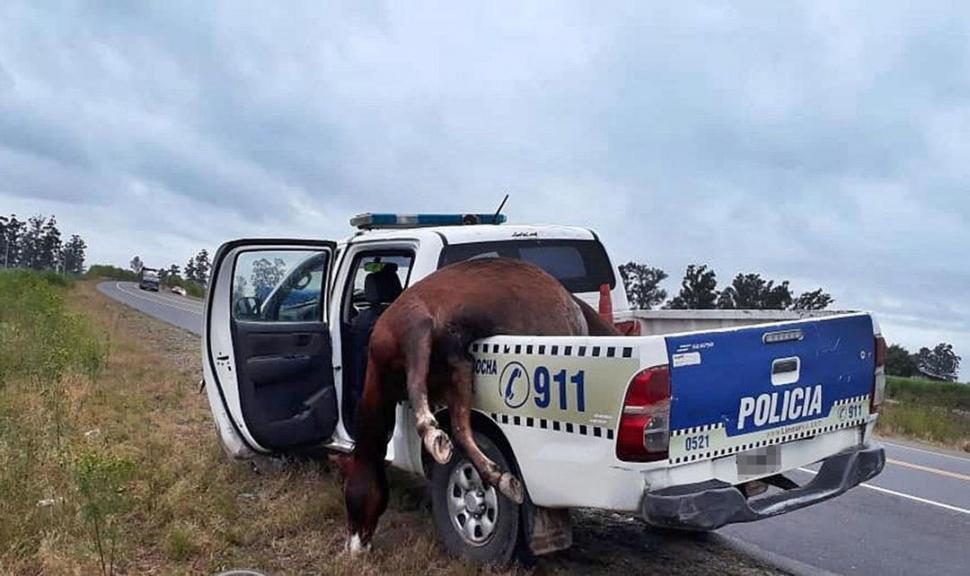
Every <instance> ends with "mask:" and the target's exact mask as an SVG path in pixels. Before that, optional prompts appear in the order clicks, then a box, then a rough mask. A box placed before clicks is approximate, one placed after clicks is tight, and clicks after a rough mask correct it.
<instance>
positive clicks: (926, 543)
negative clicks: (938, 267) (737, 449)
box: [98, 282, 970, 576]
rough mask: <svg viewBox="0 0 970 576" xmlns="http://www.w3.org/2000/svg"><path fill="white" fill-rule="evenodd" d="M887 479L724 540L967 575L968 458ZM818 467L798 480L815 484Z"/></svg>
mask: <svg viewBox="0 0 970 576" xmlns="http://www.w3.org/2000/svg"><path fill="white" fill-rule="evenodd" d="M98 289H99V290H100V291H101V292H103V293H105V294H107V295H108V296H110V297H111V298H114V299H116V300H120V301H121V302H124V303H125V304H127V305H129V306H131V307H133V308H136V309H138V310H141V311H142V312H145V313H146V314H149V315H150V316H154V317H156V318H158V319H160V320H163V321H165V322H168V323H170V324H174V325H175V326H179V327H181V328H184V329H186V330H188V331H190V332H193V333H195V334H200V333H201V331H202V302H201V301H199V300H196V299H192V298H186V297H184V296H177V295H175V294H170V293H164V292H159V293H155V292H144V291H141V290H139V289H138V285H137V284H135V283H131V282H102V283H101V284H99V285H98ZM883 445H884V447H885V449H886V456H887V459H888V461H887V464H886V468H885V470H884V471H883V473H882V474H880V475H879V476H877V477H876V478H874V479H873V480H872V481H871V482H869V483H867V484H864V485H862V486H860V487H858V488H855V489H854V490H852V491H850V492H848V493H847V494H845V495H843V496H841V497H839V498H835V499H833V500H829V501H827V502H823V503H821V504H817V505H815V506H810V507H808V508H805V509H802V510H798V511H795V512H791V513H789V514H785V515H783V516H778V517H775V518H771V519H768V520H762V521H760V522H754V523H751V524H737V525H733V526H727V527H725V528H722V529H721V530H719V531H718V533H719V534H720V535H721V536H723V537H726V538H727V539H728V540H729V541H734V542H736V543H739V545H740V546H741V547H742V548H743V549H746V550H748V551H750V552H752V553H755V554H759V553H761V554H764V555H766V556H769V557H774V558H775V559H776V560H778V559H781V560H782V561H783V562H785V561H788V562H790V563H789V564H788V565H786V566H784V567H786V568H789V569H793V570H795V571H799V572H806V573H809V572H825V571H828V572H832V573H836V574H846V575H854V574H879V575H881V576H889V575H895V574H899V575H912V574H932V575H934V576H945V575H951V574H952V575H955V576H956V575H959V576H964V575H966V574H970V456H968V455H963V454H959V453H956V452H947V451H943V450H937V449H929V448H927V447H925V446H917V445H911V444H908V443H904V442H901V441H897V440H885V441H883ZM811 474H812V467H809V468H805V469H802V470H800V471H798V472H796V473H794V474H793V479H794V480H796V481H797V482H804V481H806V480H807V479H809V478H810V477H811Z"/></svg>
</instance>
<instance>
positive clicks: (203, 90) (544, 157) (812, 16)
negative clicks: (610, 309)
mask: <svg viewBox="0 0 970 576" xmlns="http://www.w3.org/2000/svg"><path fill="white" fill-rule="evenodd" d="M968 30H970V9H965V8H962V7H954V6H949V5H946V4H932V3H929V4H928V3H920V4H918V5H910V4H909V3H902V2H900V3H882V4H880V6H879V7H878V10H877V9H874V8H872V7H871V5H867V4H866V3H858V4H852V3H844V2H805V3H801V4H794V5H792V4H785V5H780V4H777V3H773V2H763V3H755V4H746V5H744V6H743V7H738V6H727V7H726V6H724V5H723V4H720V3H706V2H695V3H690V4H688V5H683V4H678V5H677V6H676V7H671V8H666V7H657V6H651V7H644V6H642V5H640V4H639V3H630V4H628V5H626V6H622V7H614V8H612V9H609V10H608V9H605V8H602V7H599V6H592V5H587V4H584V3H576V4H572V5H567V4H564V3H561V2H550V3H538V4H531V5H530V6H528V7H522V6H519V5H518V4H511V5H499V4H494V5H489V6H475V7H468V6H452V5H445V6H442V5H422V4H414V3H408V4H396V3H382V2H374V3H367V4H362V3H354V4H351V5H348V6H335V5H328V6H325V7H324V6H320V5H319V4H318V3H311V2H308V3H296V4H292V3H287V4H286V5H285V6H277V5H272V4H266V3H243V2H225V3H206V4H204V5H201V6H199V5H198V4H197V3H182V2H175V3H169V2H166V3H135V4H123V3H114V2H77V3H65V4H62V5H61V6H58V7H52V6H41V5H39V4H37V3H34V2H26V1H23V2H21V1H14V0H11V1H9V2H4V3H3V4H2V6H0V202H2V204H3V205H4V206H3V207H4V208H5V210H4V211H8V210H17V211H19V212H21V213H33V212H38V211H46V212H55V213H57V215H58V217H59V219H60V220H61V221H62V222H63V223H64V225H65V227H72V228H73V229H76V230H77V231H79V232H80V233H82V234H83V235H84V236H85V237H87V238H89V239H90V240H89V242H90V243H91V244H92V249H91V252H92V257H93V258H94V259H96V260H112V261H115V262H125V261H127V259H128V258H129V257H130V256H131V253H132V252H136V251H137V252H139V253H140V254H141V255H142V257H143V258H148V259H151V260H164V261H168V260H173V261H178V262H182V261H184V260H185V259H186V258H187V257H188V256H189V255H190V254H191V253H192V252H193V251H195V250H196V249H197V248H198V247H202V246H208V247H210V248H211V247H214V246H215V245H217V244H218V243H219V242H221V241H222V240H225V239H227V238H229V237H234V236H243V235H258V234H264V235H283V234H285V235H307V236H326V237H333V236H341V235H344V234H346V233H347V231H348V230H347V227H346V220H347V218H348V217H349V216H350V215H352V214H353V213H355V212H358V211H364V210H401V211H414V210H465V209H488V208H491V207H492V206H494V205H495V204H497V202H498V200H499V199H500V197H501V195H502V194H503V193H505V192H510V193H511V194H512V200H511V203H510V206H509V211H510V215H511V217H512V218H513V220H515V221H519V222H526V221H530V222H566V223H577V224H584V225H588V226H591V227H594V228H596V229H597V230H599V231H600V232H601V235H602V236H603V237H604V238H605V239H606V241H607V242H608V243H609V245H610V246H611V247H612V248H613V251H614V252H615V254H616V255H617V256H618V257H620V258H623V259H634V258H635V259H640V260H647V261H649V262H652V263H654V264H657V265H660V266H662V267H664V268H666V269H667V270H668V271H669V272H671V275H672V276H674V277H677V276H678V275H679V274H680V272H681V271H682V269H683V267H684V266H685V265H686V264H687V263H689V262H706V263H710V264H712V265H713V266H714V267H715V268H716V269H717V270H718V271H719V272H720V275H721V278H722V281H727V280H728V279H729V278H730V277H731V276H732V275H733V274H735V273H736V272H739V271H745V272H746V271H760V272H763V273H765V274H767V275H769V276H772V277H778V278H782V277H784V278H790V279H791V280H792V281H793V282H794V283H795V285H796V287H798V288H800V289H808V288H813V287H815V286H817V285H822V286H825V287H826V288H827V289H829V290H830V291H832V292H833V294H835V295H836V297H837V298H838V303H839V305H840V306H846V307H863V308H872V309H875V310H876V311H877V312H880V313H881V314H882V317H883V318H884V320H885V324H886V328H887V332H889V333H890V334H891V336H892V337H894V338H897V339H899V340H901V341H903V342H904V343H905V344H907V345H909V346H917V345H922V344H931V343H932V342H931V340H934V339H935V336H934V335H935V334H939V339H943V338H948V339H950V340H953V341H954V342H955V343H956V344H957V347H958V351H960V352H961V353H962V354H963V355H964V356H965V357H967V358H968V361H970V336H968V334H970V306H968V305H967V304H966V303H965V301H964V299H963V295H964V293H965V291H966V286H967V283H968V280H970V266H967V264H966V263H965V260H966V256H965V255H964V252H965V250H966V249H967V247H968V246H970V231H968V230H970V227H968V226H967V224H968V220H970V199H968V196H967V194H966V193H965V191H964V188H965V187H966V182H967V177H968V176H970V164H968V163H967V162H966V161H965V158H966V156H967V151H968V150H967V149H968V142H967V136H966V135H967V134H968V133H970V100H968V95H970V74H968V72H970V57H968V56H970V50H968V33H967V31H968ZM146 223H151V226H150V227H149V229H150V230H152V232H151V233H149V234H147V235H146V234H145V232H144V230H145V228H146ZM674 284H675V282H669V285H668V288H671V289H674V288H675V286H674Z"/></svg>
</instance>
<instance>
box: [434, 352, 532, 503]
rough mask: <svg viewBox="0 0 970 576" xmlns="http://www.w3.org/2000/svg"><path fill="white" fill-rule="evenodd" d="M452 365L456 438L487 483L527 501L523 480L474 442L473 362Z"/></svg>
mask: <svg viewBox="0 0 970 576" xmlns="http://www.w3.org/2000/svg"><path fill="white" fill-rule="evenodd" d="M450 365H451V386H449V387H448V392H447V398H448V410H449V412H450V417H451V427H452V431H453V432H454V434H455V440H456V441H457V442H458V444H460V445H461V447H462V448H463V449H464V450H465V454H466V455H467V456H468V459H469V460H471V462H472V465H473V466H475V469H476V470H478V473H479V474H480V475H481V476H482V479H483V480H485V482H486V483H487V484H490V485H492V486H495V487H497V488H498V489H499V492H501V493H502V494H504V495H505V496H506V497H507V498H508V499H509V500H512V501H513V502H515V503H517V504H521V503H522V502H523V501H524V500H525V490H524V488H523V487H522V482H520V481H519V479H518V478H516V477H515V476H513V475H512V473H511V472H508V471H505V470H502V469H501V468H499V466H498V464H496V463H495V462H493V461H492V459H491V458H489V457H488V456H486V455H485V453H484V452H482V450H481V448H479V447H478V444H477V443H476V442H475V435H474V433H473V431H472V423H471V405H472V398H473V393H472V385H473V376H472V363H471V362H470V361H469V360H465V359H461V360H455V361H452V362H451V363H450Z"/></svg>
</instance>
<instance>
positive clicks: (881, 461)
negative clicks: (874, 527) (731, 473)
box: [641, 445, 886, 530]
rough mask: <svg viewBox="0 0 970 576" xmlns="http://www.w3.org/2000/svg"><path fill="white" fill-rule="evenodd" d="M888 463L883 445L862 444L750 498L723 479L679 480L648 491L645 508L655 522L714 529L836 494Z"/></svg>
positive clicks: (643, 509) (649, 520)
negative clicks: (793, 483)
mask: <svg viewBox="0 0 970 576" xmlns="http://www.w3.org/2000/svg"><path fill="white" fill-rule="evenodd" d="M885 464H886V455H885V453H884V452H883V449H882V447H880V446H878V445H872V446H861V447H858V448H853V449H851V450H846V451H845V452H840V453H838V454H836V455H834V456H830V457H829V458H826V459H825V460H823V461H822V468H821V469H820V470H819V472H818V474H816V475H815V477H814V478H813V479H812V480H811V482H809V483H808V484H805V485H804V486H801V487H799V488H795V489H792V490H787V491H785V492H781V493H779V494H773V495H771V496H765V497H763V498H758V499H755V500H751V501H749V500H748V499H747V498H745V496H744V494H742V493H741V491H740V490H739V489H737V488H735V487H734V486H731V485H727V484H723V483H712V482H704V483H701V484H692V485H686V486H677V487H673V488H667V489H664V490H659V491H657V492H648V493H646V494H644V496H643V501H642V502H641V513H642V515H643V518H644V520H646V521H647V522H648V523H650V524H652V525H654V526H662V527H666V528H680V529H691V530H714V529H716V528H720V527H721V526H724V525H725V524H733V523H735V522H752V521H754V520H761V519H763V518H770V517H771V516H777V515H778V514H784V513H785V512H791V511H792V510H798V509H799V508H804V507H806V506H811V505H812V504H817V503H818V502H822V501H824V500H828V499H829V498H834V497H836V496H838V495H840V494H842V493H844V492H846V491H847V490H849V489H850V488H852V487H854V486H857V485H859V484H861V483H862V482H865V481H866V480H869V479H870V478H872V477H874V476H876V475H877V474H879V473H880V472H882V468H883V466H885Z"/></svg>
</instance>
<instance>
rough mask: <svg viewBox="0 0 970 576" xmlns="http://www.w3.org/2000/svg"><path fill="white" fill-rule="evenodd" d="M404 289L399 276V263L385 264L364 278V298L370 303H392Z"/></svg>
mask: <svg viewBox="0 0 970 576" xmlns="http://www.w3.org/2000/svg"><path fill="white" fill-rule="evenodd" d="M403 291H404V289H403V288H402V287H401V279H400V278H398V276H397V264H385V265H384V267H383V268H381V269H380V270H378V271H377V272H371V273H370V274H368V275H367V277H366V278H364V300H367V302H368V303H370V304H390V303H391V302H393V301H394V300H396V299H397V297H398V296H400V295H401V292H403Z"/></svg>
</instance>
